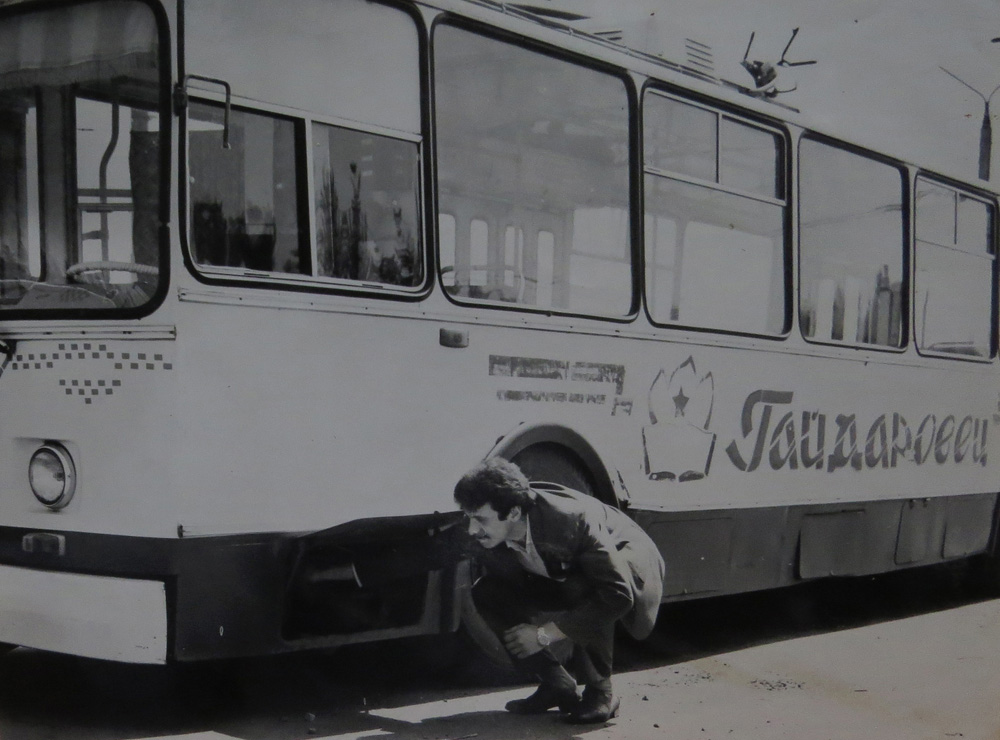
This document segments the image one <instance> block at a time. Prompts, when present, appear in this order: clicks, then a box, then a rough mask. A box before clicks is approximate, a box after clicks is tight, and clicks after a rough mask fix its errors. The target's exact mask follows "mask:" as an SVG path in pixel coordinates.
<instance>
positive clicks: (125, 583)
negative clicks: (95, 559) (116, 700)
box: [0, 565, 167, 663]
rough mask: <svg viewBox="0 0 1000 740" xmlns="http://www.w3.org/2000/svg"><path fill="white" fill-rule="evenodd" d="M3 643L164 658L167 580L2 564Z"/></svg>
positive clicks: (128, 658) (125, 658)
mask: <svg viewBox="0 0 1000 740" xmlns="http://www.w3.org/2000/svg"><path fill="white" fill-rule="evenodd" d="M0 642H6V643H10V644H13V645H23V646H26V647H36V648H42V649H45V650H53V651H57V652H64V653H72V654H74V655H82V656H85V657H89V658H103V659H106V660H116V661H121V662H126V663H165V662H166V659H167V601H166V588H165V586H164V584H163V582H162V581H143V580H136V579H130V578H111V577H107V576H94V575H84V574H79V573H61V572H56V571H46V570H33V569H31V568H19V567H16V566H9V565H0Z"/></svg>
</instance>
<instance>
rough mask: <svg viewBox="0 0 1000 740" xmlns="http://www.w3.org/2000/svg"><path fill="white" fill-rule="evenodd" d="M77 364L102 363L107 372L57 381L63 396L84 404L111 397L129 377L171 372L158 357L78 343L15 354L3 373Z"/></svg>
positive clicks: (106, 346) (49, 368)
mask: <svg viewBox="0 0 1000 740" xmlns="http://www.w3.org/2000/svg"><path fill="white" fill-rule="evenodd" d="M79 360H102V361H103V362H102V365H104V366H106V367H107V370H108V371H111V372H108V373H107V374H105V373H101V376H103V377H97V378H83V377H75V378H71V377H63V378H59V386H60V387H61V388H62V389H63V391H64V393H65V394H66V395H67V396H76V397H79V398H82V399H83V401H84V403H87V404H90V403H93V401H94V399H96V398H101V397H106V396H111V395H113V394H114V393H115V391H116V390H117V389H118V388H121V387H122V381H123V379H124V377H125V376H127V375H128V374H129V373H132V372H149V371H161V370H173V367H174V366H173V363H172V362H167V361H165V360H164V359H163V355H162V354H158V353H150V352H131V351H130V352H111V351H109V350H108V345H106V344H94V343H91V342H79V343H65V344H59V345H58V350H57V351H55V352H39V353H19V354H17V355H15V356H14V358H13V360H12V361H11V363H10V365H9V367H8V368H7V370H9V371H12V372H24V371H25V370H42V369H46V370H55V369H62V368H65V367H66V366H67V365H74V366H77V367H79V365H78V361H79ZM115 376H119V377H115Z"/></svg>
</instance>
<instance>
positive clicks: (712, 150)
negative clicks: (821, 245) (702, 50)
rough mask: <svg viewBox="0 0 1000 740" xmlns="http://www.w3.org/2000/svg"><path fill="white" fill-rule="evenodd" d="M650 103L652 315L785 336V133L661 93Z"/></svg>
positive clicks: (646, 109)
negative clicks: (782, 149) (735, 118)
mask: <svg viewBox="0 0 1000 740" xmlns="http://www.w3.org/2000/svg"><path fill="white" fill-rule="evenodd" d="M644 106H645V107H644V112H643V120H644V136H645V139H644V141H643V147H644V152H645V157H646V159H645V167H646V170H647V174H646V180H645V191H646V198H645V206H646V224H645V232H646V238H645V243H646V280H647V289H646V300H647V305H648V308H649V312H650V315H651V317H652V319H653V321H655V322H657V323H664V324H665V323H677V324H682V325H684V326H695V327H704V328H708V329H718V330H723V331H737V332H745V333H751V334H778V333H781V332H782V331H784V330H785V328H786V323H787V311H786V308H785V306H786V300H787V298H786V296H787V286H786V280H787V279H786V276H785V207H786V205H785V201H784V193H783V188H782V185H781V179H780V165H781V161H782V160H781V141H782V140H781V138H780V137H779V136H778V135H777V134H775V133H774V132H771V131H766V130H764V129H761V128H758V127H755V126H751V125H748V124H744V123H741V122H738V121H735V120H733V119H730V118H728V117H722V126H721V128H719V127H718V119H719V118H720V114H718V113H716V112H714V111H710V110H706V109H704V108H701V107H699V106H695V105H691V104H688V103H685V102H682V101H679V100H674V99H672V98H666V97H664V96H663V95H662V94H658V93H655V92H651V93H650V94H648V95H647V96H646V100H645V104H644ZM690 178H696V181H692V180H691V179H690ZM701 181H703V182H701Z"/></svg>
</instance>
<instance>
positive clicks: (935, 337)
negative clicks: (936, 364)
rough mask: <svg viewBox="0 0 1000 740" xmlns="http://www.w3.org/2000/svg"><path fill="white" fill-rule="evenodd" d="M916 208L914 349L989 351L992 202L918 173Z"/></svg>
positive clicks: (965, 353) (954, 352)
mask: <svg viewBox="0 0 1000 740" xmlns="http://www.w3.org/2000/svg"><path fill="white" fill-rule="evenodd" d="M914 208H915V252H914V267H915V269H914V278H913V279H914V284H913V293H914V303H915V305H914V312H913V316H914V324H915V326H914V328H915V332H914V333H915V336H916V343H917V349H918V350H920V351H921V352H926V353H945V354H950V355H959V356H966V357H979V358H988V357H991V356H992V352H993V346H992V344H993V343H992V339H991V335H992V330H993V329H992V327H993V321H992V318H991V316H990V311H989V307H990V306H992V305H993V292H994V274H995V269H994V262H995V260H996V255H995V253H994V250H993V248H992V246H991V245H992V244H993V228H994V220H995V214H994V207H993V206H992V205H991V204H988V203H986V202H984V201H982V200H979V199H977V198H974V197H972V196H969V195H966V194H965V193H961V192H958V191H957V190H954V189H953V188H950V187H945V186H943V185H939V184H937V183H933V182H930V181H929V180H927V179H925V178H923V177H919V178H917V190H916V198H915V205H914Z"/></svg>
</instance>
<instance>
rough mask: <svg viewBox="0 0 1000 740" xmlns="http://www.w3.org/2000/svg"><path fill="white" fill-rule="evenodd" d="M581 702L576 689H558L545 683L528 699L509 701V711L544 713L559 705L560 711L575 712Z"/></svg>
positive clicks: (515, 712)
mask: <svg viewBox="0 0 1000 740" xmlns="http://www.w3.org/2000/svg"><path fill="white" fill-rule="evenodd" d="M579 704H580V698H579V697H578V696H577V695H576V691H573V690H570V689H557V688H555V687H553V686H549V685H548V684H544V683H543V684H542V685H541V686H539V687H538V688H537V689H535V693H534V694H532V695H531V696H529V697H527V698H526V699H512V700H511V701H509V702H507V711H508V712H513V713H514V714H544V713H545V712H547V711H549V710H550V709H555V708H556V707H558V708H559V711H560V712H573V711H574V710H575V709H576V708H577V706H578V705H579Z"/></svg>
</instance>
